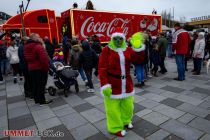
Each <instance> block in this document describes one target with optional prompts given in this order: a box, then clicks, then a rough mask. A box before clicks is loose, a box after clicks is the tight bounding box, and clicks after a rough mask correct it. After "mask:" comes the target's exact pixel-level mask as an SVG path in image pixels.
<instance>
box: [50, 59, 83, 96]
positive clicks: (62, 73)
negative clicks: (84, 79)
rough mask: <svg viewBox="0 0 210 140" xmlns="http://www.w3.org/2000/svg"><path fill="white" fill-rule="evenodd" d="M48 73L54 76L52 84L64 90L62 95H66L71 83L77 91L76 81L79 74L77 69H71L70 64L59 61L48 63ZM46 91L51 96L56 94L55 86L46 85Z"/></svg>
mask: <svg viewBox="0 0 210 140" xmlns="http://www.w3.org/2000/svg"><path fill="white" fill-rule="evenodd" d="M49 74H50V75H51V76H53V77H54V84H55V86H56V87H57V88H58V89H63V90H64V95H65V97H67V96H68V95H67V91H68V90H69V89H70V87H71V86H72V85H75V90H76V93H78V92H79V85H78V82H77V77H78V75H79V73H78V71H76V70H72V69H71V67H70V66H64V65H63V64H62V63H61V62H53V61H51V63H50V72H49ZM48 93H49V94H50V95H51V96H54V95H55V94H56V88H54V87H53V86H50V87H48Z"/></svg>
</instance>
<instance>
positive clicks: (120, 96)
mask: <svg viewBox="0 0 210 140" xmlns="http://www.w3.org/2000/svg"><path fill="white" fill-rule="evenodd" d="M134 95H135V91H134V90H133V91H132V92H130V93H121V94H118V95H113V94H112V95H111V97H110V98H111V99H123V98H127V97H130V96H134Z"/></svg>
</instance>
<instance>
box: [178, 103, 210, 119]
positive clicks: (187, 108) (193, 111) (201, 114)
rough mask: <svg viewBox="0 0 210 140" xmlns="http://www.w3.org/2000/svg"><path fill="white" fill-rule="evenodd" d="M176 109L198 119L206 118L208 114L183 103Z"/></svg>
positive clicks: (206, 111) (204, 110)
mask: <svg viewBox="0 0 210 140" xmlns="http://www.w3.org/2000/svg"><path fill="white" fill-rule="evenodd" d="M177 109H179V110H182V111H185V112H188V113H190V114H194V115H196V116H199V117H203V118H204V117H206V116H207V115H208V114H209V111H208V110H206V109H203V108H200V107H197V106H194V105H191V104H188V103H184V104H182V105H180V106H178V107H177Z"/></svg>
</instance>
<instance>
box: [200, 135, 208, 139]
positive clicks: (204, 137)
mask: <svg viewBox="0 0 210 140" xmlns="http://www.w3.org/2000/svg"><path fill="white" fill-rule="evenodd" d="M200 140H210V135H209V134H206V135H204V136H203V137H202V138H201V139H200Z"/></svg>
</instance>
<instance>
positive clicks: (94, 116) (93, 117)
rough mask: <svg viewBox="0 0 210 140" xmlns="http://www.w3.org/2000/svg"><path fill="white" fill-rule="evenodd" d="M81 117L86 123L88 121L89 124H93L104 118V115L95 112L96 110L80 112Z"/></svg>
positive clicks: (97, 111)
mask: <svg viewBox="0 0 210 140" xmlns="http://www.w3.org/2000/svg"><path fill="white" fill-rule="evenodd" d="M81 115H82V116H83V117H85V118H86V119H87V120H88V121H90V122H91V123H94V122H97V121H100V120H103V119H104V118H106V115H105V114H104V113H103V112H101V111H99V110H97V109H96V108H93V109H89V110H86V111H83V112H81Z"/></svg>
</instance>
